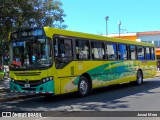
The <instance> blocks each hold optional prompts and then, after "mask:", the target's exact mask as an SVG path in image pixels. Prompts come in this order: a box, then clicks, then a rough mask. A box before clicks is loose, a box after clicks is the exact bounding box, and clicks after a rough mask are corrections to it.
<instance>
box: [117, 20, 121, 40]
mask: <svg viewBox="0 0 160 120" xmlns="http://www.w3.org/2000/svg"><path fill="white" fill-rule="evenodd" d="M118 28H119V38H120V33H121V21H119V22H118Z"/></svg>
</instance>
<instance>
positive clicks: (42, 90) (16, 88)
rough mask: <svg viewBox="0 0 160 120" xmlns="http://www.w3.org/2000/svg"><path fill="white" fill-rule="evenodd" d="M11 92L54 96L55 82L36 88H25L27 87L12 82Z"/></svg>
mask: <svg viewBox="0 0 160 120" xmlns="http://www.w3.org/2000/svg"><path fill="white" fill-rule="evenodd" d="M10 90H11V92H20V93H34V94H54V82H53V80H51V81H48V82H46V83H43V84H41V85H38V86H36V87H29V86H27V87H25V85H24V86H21V85H18V84H15V83H14V82H12V81H10Z"/></svg>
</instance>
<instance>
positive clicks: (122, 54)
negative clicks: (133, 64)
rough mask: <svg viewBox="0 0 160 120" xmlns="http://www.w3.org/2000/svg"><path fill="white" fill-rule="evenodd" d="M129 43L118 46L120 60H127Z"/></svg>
mask: <svg viewBox="0 0 160 120" xmlns="http://www.w3.org/2000/svg"><path fill="white" fill-rule="evenodd" d="M127 54H128V53H127V45H123V44H119V46H118V58H119V60H127V57H128V56H127Z"/></svg>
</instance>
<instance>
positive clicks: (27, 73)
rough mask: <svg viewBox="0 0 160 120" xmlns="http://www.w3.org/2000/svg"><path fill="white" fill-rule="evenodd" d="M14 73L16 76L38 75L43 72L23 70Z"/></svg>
mask: <svg viewBox="0 0 160 120" xmlns="http://www.w3.org/2000/svg"><path fill="white" fill-rule="evenodd" d="M14 74H15V75H16V76H37V75H40V74H41V72H21V73H18V72H15V73H14Z"/></svg>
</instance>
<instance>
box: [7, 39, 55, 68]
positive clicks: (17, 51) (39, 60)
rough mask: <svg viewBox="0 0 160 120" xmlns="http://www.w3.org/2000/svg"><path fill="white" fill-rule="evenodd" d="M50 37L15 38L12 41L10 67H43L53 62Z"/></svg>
mask: <svg viewBox="0 0 160 120" xmlns="http://www.w3.org/2000/svg"><path fill="white" fill-rule="evenodd" d="M51 48H52V42H51V40H50V39H34V40H24V41H21V40H20V41H19V40H15V41H14V40H13V41H12V42H11V43H10V49H11V50H10V54H11V55H10V56H11V59H10V60H11V65H10V69H14V70H15V69H43V68H46V67H49V66H50V65H51V64H52V62H53V61H52V60H53V59H52V53H53V52H52V49H51Z"/></svg>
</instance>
